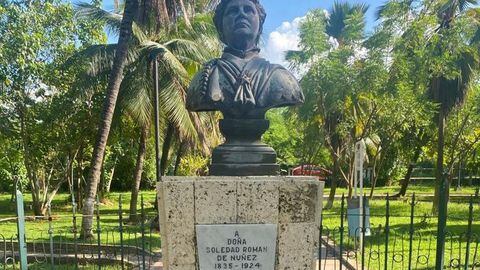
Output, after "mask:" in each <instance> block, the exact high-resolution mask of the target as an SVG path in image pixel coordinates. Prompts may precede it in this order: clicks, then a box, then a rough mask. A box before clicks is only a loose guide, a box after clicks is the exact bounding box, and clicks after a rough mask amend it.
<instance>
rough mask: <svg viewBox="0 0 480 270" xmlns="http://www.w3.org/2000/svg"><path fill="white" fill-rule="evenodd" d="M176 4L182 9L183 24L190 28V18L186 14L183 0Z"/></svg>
mask: <svg viewBox="0 0 480 270" xmlns="http://www.w3.org/2000/svg"><path fill="white" fill-rule="evenodd" d="M178 4H179V5H180V8H181V10H182V15H183V19H184V20H185V24H186V25H187V27H188V28H191V27H192V24H191V23H190V18H189V16H188V11H187V9H186V8H185V4H184V3H183V0H179V1H178Z"/></svg>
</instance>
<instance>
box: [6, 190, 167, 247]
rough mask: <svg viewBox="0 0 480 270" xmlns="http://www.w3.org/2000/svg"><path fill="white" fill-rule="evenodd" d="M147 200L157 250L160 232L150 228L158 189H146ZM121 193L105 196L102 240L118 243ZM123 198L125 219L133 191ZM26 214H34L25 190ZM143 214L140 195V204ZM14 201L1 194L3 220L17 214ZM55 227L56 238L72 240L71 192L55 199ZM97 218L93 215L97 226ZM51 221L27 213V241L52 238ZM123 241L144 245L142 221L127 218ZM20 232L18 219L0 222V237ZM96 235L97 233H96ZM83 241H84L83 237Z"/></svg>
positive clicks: (147, 227) (150, 242)
mask: <svg viewBox="0 0 480 270" xmlns="http://www.w3.org/2000/svg"><path fill="white" fill-rule="evenodd" d="M141 194H143V196H144V204H145V214H146V217H147V218H146V219H147V221H146V223H145V232H146V235H147V249H150V248H151V250H152V251H156V250H158V249H159V248H160V235H159V233H158V232H156V231H153V230H152V231H151V230H150V228H151V221H152V220H153V218H154V217H155V215H156V213H155V210H154V202H155V191H144V192H142V193H141ZM119 195H120V193H115V192H113V193H110V194H109V195H108V196H106V198H105V200H104V202H103V203H101V204H100V207H99V208H100V228H101V236H100V239H101V242H102V244H119V242H120V240H119V239H120V234H119V233H118V229H119V216H118V208H119V204H118V202H119V201H118V198H119ZM122 196H123V199H122V209H123V211H122V212H123V219H124V220H125V221H128V209H129V205H130V195H129V194H128V193H124V194H123V195H122ZM24 199H25V215H27V216H29V215H33V212H32V211H31V201H32V200H31V195H30V194H25V198H24ZM138 209H139V211H138V213H139V214H140V199H139V206H138ZM15 216H16V214H15V204H14V203H12V202H10V195H7V194H1V195H0V220H2V219H6V218H10V217H15ZM52 219H53V222H52V229H53V236H54V238H55V242H58V243H65V242H73V238H74V237H73V235H74V234H73V214H72V204H71V201H70V197H69V195H68V194H58V195H57V196H56V197H55V199H54V200H53V202H52ZM81 222H82V219H81V212H80V213H77V228H78V229H79V228H80V227H81ZM96 226H97V222H96V219H94V228H95V229H96ZM48 232H49V222H48V219H43V220H32V219H29V218H28V217H27V221H26V237H27V240H28V241H40V240H47V239H49V234H48ZM124 232H125V233H124V244H125V245H133V246H140V245H141V241H140V239H141V237H140V235H141V224H129V223H127V222H124ZM16 234H17V227H16V220H9V221H2V222H0V241H1V240H2V239H1V238H2V237H5V238H6V239H9V238H11V237H15V236H16ZM95 235H96V234H95ZM80 242H82V241H81V240H80ZM86 243H88V244H96V243H97V242H96V240H95V239H94V240H88V241H86Z"/></svg>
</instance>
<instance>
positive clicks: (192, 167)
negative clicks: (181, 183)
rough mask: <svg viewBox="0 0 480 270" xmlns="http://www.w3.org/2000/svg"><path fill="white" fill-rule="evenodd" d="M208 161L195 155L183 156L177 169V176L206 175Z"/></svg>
mask: <svg viewBox="0 0 480 270" xmlns="http://www.w3.org/2000/svg"><path fill="white" fill-rule="evenodd" d="M208 164H209V159H208V158H206V157H204V156H202V155H200V154H196V153H191V154H188V155H186V156H184V157H183V158H182V160H181V162H180V166H179V167H178V172H177V175H180V176H200V175H206V172H207V171H208Z"/></svg>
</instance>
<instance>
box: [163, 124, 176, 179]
mask: <svg viewBox="0 0 480 270" xmlns="http://www.w3.org/2000/svg"><path fill="white" fill-rule="evenodd" d="M173 132H174V127H173V124H172V123H170V122H168V126H167V132H166V134H165V138H164V139H163V146H162V159H161V161H160V173H161V174H162V175H165V173H166V172H167V168H168V164H167V163H168V153H169V152H170V146H171V145H172V140H173Z"/></svg>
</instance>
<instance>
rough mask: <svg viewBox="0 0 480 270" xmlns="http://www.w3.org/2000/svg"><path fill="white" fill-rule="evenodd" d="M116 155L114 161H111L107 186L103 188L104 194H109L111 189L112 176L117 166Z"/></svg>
mask: <svg viewBox="0 0 480 270" xmlns="http://www.w3.org/2000/svg"><path fill="white" fill-rule="evenodd" d="M117 161H118V155H115V161H113V166H112V169H111V170H110V173H109V175H108V179H107V184H106V186H105V192H106V193H110V188H111V187H112V181H113V176H114V175H115V167H116V166H117Z"/></svg>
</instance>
